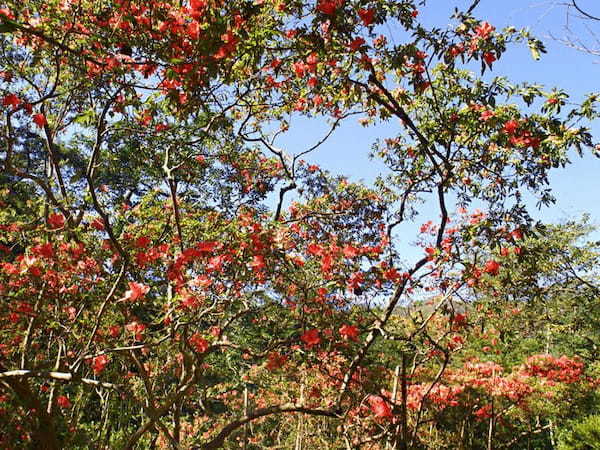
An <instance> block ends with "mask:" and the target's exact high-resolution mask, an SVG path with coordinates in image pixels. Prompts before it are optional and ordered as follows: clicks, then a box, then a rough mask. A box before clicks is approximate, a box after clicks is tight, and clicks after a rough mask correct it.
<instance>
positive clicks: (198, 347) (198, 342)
mask: <svg viewBox="0 0 600 450" xmlns="http://www.w3.org/2000/svg"><path fill="white" fill-rule="evenodd" d="M188 342H189V343H190V345H191V346H192V347H193V348H194V350H195V351H197V352H198V353H204V352H205V351H207V350H208V348H209V347H210V344H209V343H208V341H207V340H206V339H204V338H203V337H202V336H201V335H200V334H199V333H196V334H194V335H192V336H191V337H190V338H189V339H188Z"/></svg>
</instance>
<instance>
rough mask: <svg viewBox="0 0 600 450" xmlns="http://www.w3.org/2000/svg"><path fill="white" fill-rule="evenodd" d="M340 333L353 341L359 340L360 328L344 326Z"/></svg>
mask: <svg viewBox="0 0 600 450" xmlns="http://www.w3.org/2000/svg"><path fill="white" fill-rule="evenodd" d="M339 332H340V334H341V335H342V336H344V337H345V338H347V339H352V340H353V341H356V340H357V338H358V334H359V331H358V328H356V327H355V326H354V325H342V326H341V327H340V329H339Z"/></svg>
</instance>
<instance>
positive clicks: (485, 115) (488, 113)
mask: <svg viewBox="0 0 600 450" xmlns="http://www.w3.org/2000/svg"><path fill="white" fill-rule="evenodd" d="M495 115H496V114H495V113H494V111H490V110H489V109H486V110H485V111H483V112H482V113H481V115H480V116H479V120H481V121H482V122H487V121H488V120H489V119H491V118H492V117H494V116H495Z"/></svg>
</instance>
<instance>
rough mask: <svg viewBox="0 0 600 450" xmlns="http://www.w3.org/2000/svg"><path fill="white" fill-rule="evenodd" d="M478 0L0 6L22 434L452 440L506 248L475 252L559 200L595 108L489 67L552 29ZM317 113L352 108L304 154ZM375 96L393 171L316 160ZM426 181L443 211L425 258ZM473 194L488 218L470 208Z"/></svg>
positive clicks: (2, 138) (7, 258) (10, 402)
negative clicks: (554, 174) (471, 295)
mask: <svg viewBox="0 0 600 450" xmlns="http://www.w3.org/2000/svg"><path fill="white" fill-rule="evenodd" d="M477 3H478V2H475V3H474V4H473V6H472V8H469V10H468V11H467V12H458V11H457V12H456V13H455V15H454V16H453V20H454V25H453V26H452V27H451V28H449V29H447V30H441V29H437V28H433V29H427V28H425V27H424V26H423V25H422V24H420V23H419V20H418V13H419V10H418V8H417V7H418V6H419V5H418V4H417V2H414V1H410V0H407V1H403V2H395V1H394V2H391V1H390V2H388V1H383V0H378V1H372V2H362V1H361V2H358V1H356V2H355V1H344V0H331V1H329V0H319V1H318V2H303V1H288V2H282V1H280V0H277V1H271V0H263V1H255V2H247V1H237V0H236V1H230V2H221V1H200V0H192V1H191V2H189V4H188V3H181V2H173V1H170V0H168V1H164V2H137V1H129V2H125V1H107V2H88V1H82V2H78V3H74V2H50V3H48V2H39V1H37V0H35V1H31V2H27V3H18V2H12V1H11V2H9V3H8V4H7V7H5V8H3V9H1V10H0V31H1V32H2V34H1V36H0V39H1V40H2V53H1V54H0V65H1V66H2V67H1V68H2V71H1V72H0V76H1V79H2V80H3V83H2V85H0V89H1V95H2V108H3V110H2V111H3V118H2V121H3V123H2V130H3V131H2V132H1V133H2V134H0V150H1V151H2V153H3V169H4V174H3V176H2V181H3V190H2V195H3V198H2V202H3V203H2V210H1V211H0V221H1V223H2V230H3V231H4V232H5V233H6V237H5V242H4V243H3V244H2V247H1V248H0V250H1V251H2V257H3V262H2V265H1V266H0V267H1V269H2V270H1V272H0V277H1V278H0V292H1V293H2V303H0V308H1V312H2V313H1V315H0V330H1V332H2V336H3V342H2V347H1V350H2V352H1V356H0V380H1V382H2V389H3V395H2V401H3V402H4V403H6V404H7V407H6V408H5V409H4V410H3V411H2V412H3V414H2V415H1V416H0V417H1V419H0V420H2V423H3V427H2V429H3V430H6V431H4V432H3V433H4V434H3V435H2V436H1V437H2V439H3V444H4V443H5V444H6V445H7V446H16V445H21V446H26V445H29V446H30V447H32V448H65V447H68V448H78V447H83V448H86V446H89V445H90V442H93V443H94V444H91V445H95V447H96V448H136V447H137V448H154V447H155V446H157V445H158V446H166V447H167V448H182V447H183V448H191V447H194V446H199V447H200V448H206V449H210V448H220V447H223V446H225V445H229V444H228V442H231V441H233V440H234V439H238V440H240V442H241V444H242V445H244V446H246V445H247V444H248V443H250V441H251V440H252V441H253V443H254V444H256V445H259V446H263V447H265V446H267V447H268V446H273V445H276V443H277V445H280V444H279V443H281V442H282V439H285V436H284V437H282V436H281V430H282V428H281V426H282V425H285V426H286V429H288V430H289V429H290V427H291V425H290V420H294V421H295V425H294V428H295V429H296V430H297V432H296V434H295V438H296V446H297V447H298V446H301V445H302V440H303V439H304V434H305V433H304V431H302V430H304V429H305V428H306V426H307V424H308V422H306V423H305V422H303V420H305V419H306V421H309V420H314V421H317V422H314V423H316V424H317V425H316V426H317V428H318V429H319V430H320V432H319V433H320V434H319V436H318V439H322V440H325V441H329V442H336V443H339V444H340V445H347V446H351V445H352V446H360V445H363V444H364V445H371V444H372V445H378V444H382V443H384V442H387V444H388V445H390V446H391V445H395V446H398V448H409V446H410V448H418V447H419V446H421V447H423V446H427V445H430V446H431V445H433V446H435V445H437V444H436V443H435V442H433V441H426V440H424V439H423V436H422V433H421V431H422V429H423V426H424V425H425V423H426V422H428V421H430V420H437V418H438V417H439V416H440V414H439V413H440V411H441V410H440V408H439V405H437V400H435V399H439V398H441V399H442V400H443V401H453V400H452V399H451V398H450V397H449V396H448V395H447V393H446V394H443V393H442V394H441V392H442V391H441V390H440V389H443V388H441V387H440V386H443V380H444V377H445V376H446V372H447V369H448V366H449V363H450V361H451V360H452V358H453V354H454V352H455V351H457V350H458V349H459V347H460V345H461V342H460V340H461V339H463V338H461V337H460V336H459V337H457V335H456V333H455V329H456V327H457V323H458V322H457V321H458V319H457V318H458V317H460V314H461V313H460V311H459V310H457V309H456V307H455V302H454V300H453V299H455V298H457V296H458V295H459V294H460V292H461V291H462V290H463V289H465V288H466V287H468V286H469V285H470V284H474V283H475V284H476V282H477V280H478V279H480V278H481V276H482V273H483V274H485V275H484V276H486V277H496V276H499V275H500V273H501V271H502V270H503V268H502V267H501V266H500V265H499V264H498V263H495V262H494V261H492V260H490V261H487V262H485V264H484V265H482V263H481V262H480V261H478V260H477V259H475V260H472V259H470V256H471V255H470V253H469V251H468V250H469V249H470V248H471V247H472V246H473V244H475V245H479V246H485V245H487V244H488V243H490V242H498V241H503V240H510V239H512V238H511V237H507V230H521V229H522V230H529V229H531V227H532V225H533V221H532V219H531V218H530V217H529V215H528V213H527V210H526V208H525V206H524V203H523V200H522V193H523V191H525V190H528V191H530V192H532V193H534V194H539V195H540V200H541V202H542V203H544V204H547V203H549V202H551V200H552V198H551V195H550V191H549V189H548V188H547V184H548V173H549V171H550V170H552V169H553V168H556V167H559V166H564V165H565V164H567V163H568V159H567V152H568V151H569V150H570V149H572V148H576V149H578V150H579V151H580V152H581V151H583V148H584V147H586V146H591V145H592V138H591V136H590V134H589V132H588V130H587V129H586V128H585V127H584V126H581V125H579V124H578V123H579V122H580V121H582V120H586V119H591V118H593V117H595V114H596V111H595V103H596V97H595V96H590V97H589V98H587V99H585V100H584V102H583V103H582V104H581V105H580V106H578V107H576V108H574V109H572V110H570V111H567V112H564V111H561V109H562V108H564V107H565V105H566V100H567V98H568V96H567V94H566V93H565V92H563V91H559V90H552V91H545V90H543V89H542V88H540V87H539V86H537V85H534V84H524V85H518V86H513V85H511V84H510V83H509V82H508V81H507V80H506V79H504V78H502V77H492V76H491V75H489V73H490V71H491V69H492V68H493V64H494V61H496V60H497V59H499V58H502V57H503V56H504V53H505V52H506V51H507V49H508V48H509V46H511V45H513V44H519V43H525V44H526V45H528V46H529V47H530V49H531V50H532V52H533V54H534V55H537V54H538V53H539V52H540V51H541V50H542V49H543V47H542V45H541V43H540V42H539V41H538V40H536V39H535V38H533V37H531V36H529V35H528V34H527V33H526V32H525V31H517V30H515V29H513V28H507V29H505V30H496V29H495V28H494V27H493V26H492V25H491V24H490V23H488V22H487V21H482V20H478V19H476V18H474V17H473V15H472V14H473V12H474V7H475V6H476V4H477ZM388 26H389V27H393V29H394V30H397V31H398V32H401V33H402V35H403V36H406V39H405V40H403V41H402V42H400V43H397V44H396V43H393V41H392V40H391V39H389V38H388V37H387V36H385V35H380V34H378V33H379V32H380V31H381V30H385V29H386V28H387V27H388ZM390 41H391V42H390ZM474 66H478V67H480V68H481V75H480V76H477V75H475V74H474V73H472V72H470V71H469V69H473V68H474ZM519 103H522V104H524V105H525V106H524V107H523V108H520V107H519V106H518V104H519ZM298 115H305V116H321V117H324V118H326V119H327V120H328V121H329V123H330V126H331V130H330V131H329V132H328V133H327V134H326V135H325V136H321V137H317V138H316V139H315V143H314V145H309V146H308V147H307V148H306V149H304V150H303V151H300V152H299V153H296V154H292V153H291V152H290V151H286V150H285V149H282V148H279V145H278V141H277V138H278V137H279V136H281V135H282V134H285V133H287V132H288V130H289V128H290V123H291V118H293V117H296V116H298ZM356 115H361V117H362V119H361V120H362V123H363V124H364V125H365V126H371V125H374V124H376V123H381V122H385V121H389V120H392V119H393V120H395V121H398V122H399V126H398V130H397V134H395V135H393V136H388V137H383V136H382V139H381V141H380V142H378V143H377V144H375V147H374V153H375V154H376V155H377V156H378V157H380V158H381V159H382V160H383V161H384V163H385V164H386V166H387V167H388V168H389V170H388V171H387V173H385V174H382V177H381V178H380V179H379V180H378V182H377V183H376V185H375V186H366V185H364V184H361V183H351V182H350V181H348V180H347V179H346V178H345V177H343V176H342V175H338V174H330V173H327V172H326V171H324V170H322V169H320V168H319V167H318V166H316V165H315V164H311V163H309V162H305V161H304V160H303V158H309V157H310V153H311V152H312V151H313V150H315V149H316V148H317V147H319V146H320V145H322V143H323V142H325V141H326V140H327V139H328V137H329V136H330V135H331V133H333V132H334V131H335V129H336V128H337V126H338V125H339V123H340V122H341V121H344V120H347V119H348V118H349V117H352V116H356ZM290 195H294V197H293V200H291V201H290V200H289V197H290ZM428 197H432V198H433V199H434V200H435V202H436V203H437V204H438V207H439V219H438V220H437V221H436V222H435V223H433V222H431V223H427V224H425V225H424V226H423V227H422V229H421V233H422V236H421V240H422V247H423V249H422V254H421V256H420V257H419V258H417V259H416V260H415V261H412V262H411V261H408V262H403V261H402V246H401V244H402V242H403V237H402V236H401V235H400V234H399V233H398V232H397V231H396V230H397V229H398V227H399V226H400V225H401V224H403V223H405V222H409V221H413V220H415V219H416V217H417V216H418V213H419V205H420V202H421V201H423V200H425V199H426V198H428ZM454 198H455V199H456V203H457V204H458V205H460V206H461V207H462V208H467V207H469V206H470V205H471V204H472V203H473V202H476V203H477V204H479V203H481V204H484V205H485V206H486V213H485V214H484V213H478V212H470V213H469V214H470V215H465V213H462V218H463V219H464V220H453V219H452V217H453V212H452V209H453V206H454V205H453V204H452V203H453V202H454V200H452V202H451V200H450V199H454ZM473 280H475V281H473ZM424 298H427V299H428V300H429V301H430V304H429V306H428V310H425V309H422V310H420V311H419V314H416V315H413V316H411V317H410V318H406V317H405V318H402V317H401V316H400V315H399V314H398V311H399V309H400V307H401V306H403V305H408V304H413V302H415V301H417V300H423V299H424ZM431 302H433V303H431ZM466 337H467V338H468V336H466ZM380 353H382V354H383V356H384V357H385V359H384V361H383V363H382V362H381V361H379V362H378V361H377V360H378V358H379V356H380ZM408 364H412V365H413V366H412V367H413V368H412V369H409V367H408ZM395 367H398V370H397V373H396V375H395V377H394V378H391V376H392V373H391V372H390V370H393V368H395ZM410 370H412V373H409V372H410ZM417 370H418V371H419V372H420V374H421V377H422V378H421V379H420V380H418V383H417V382H416V381H412V380H413V377H414V376H415V373H414V372H415V371H417ZM409 375H410V378H409ZM540 376H541V375H540ZM542 378H543V376H542ZM392 380H396V381H395V388H391V383H392V384H394V382H393V381H392ZM390 389H392V390H390ZM456 394H458V393H456ZM411 396H412V397H411ZM410 402H412V403H411V405H412V406H410V408H412V409H411V410H410V411H409V403H410ZM442 409H443V408H442ZM291 413H297V414H296V415H294V416H291V415H290V414H291ZM298 413H299V414H298ZM298 417H300V418H298ZM490 423H491V424H492V425H490V429H492V431H491V432H490V436H493V426H494V424H493V420H492V422H490ZM296 425H297V427H296ZM251 426H252V427H255V428H254V429H255V431H256V433H253V432H252V430H251V428H250V427H251ZM278 433H279V434H278ZM251 435H252V436H251ZM306 439H311V438H309V437H306ZM490 439H492V438H490ZM289 444H290V443H289V442H288V443H287V444H284V445H289ZM437 448H441V447H439V446H438V447H437Z"/></svg>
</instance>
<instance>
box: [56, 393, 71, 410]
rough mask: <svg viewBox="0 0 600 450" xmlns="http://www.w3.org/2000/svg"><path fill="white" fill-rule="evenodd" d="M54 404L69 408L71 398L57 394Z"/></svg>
mask: <svg viewBox="0 0 600 450" xmlns="http://www.w3.org/2000/svg"><path fill="white" fill-rule="evenodd" d="M56 404H57V405H58V406H60V407H61V408H70V407H71V400H69V397H67V396H65V395H59V396H58V397H56Z"/></svg>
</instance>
